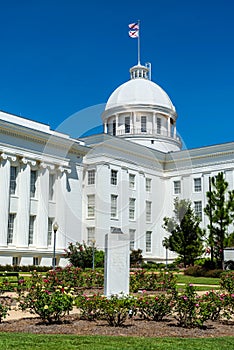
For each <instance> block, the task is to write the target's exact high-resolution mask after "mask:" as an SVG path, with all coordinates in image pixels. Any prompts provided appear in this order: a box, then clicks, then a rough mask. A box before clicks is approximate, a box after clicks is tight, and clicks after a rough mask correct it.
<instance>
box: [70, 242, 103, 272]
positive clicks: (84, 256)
mask: <svg viewBox="0 0 234 350" xmlns="http://www.w3.org/2000/svg"><path fill="white" fill-rule="evenodd" d="M93 252H94V253H95V254H94V258H95V266H96V267H103V266H104V252H103V251H101V250H97V248H96V247H94V246H88V245H86V244H85V243H84V242H83V244H81V243H79V242H76V244H73V243H69V246H68V248H67V249H65V254H64V257H65V258H66V259H68V260H69V262H70V263H71V264H72V265H73V266H75V267H81V268H83V269H84V268H86V267H89V268H91V267H92V266H93Z"/></svg>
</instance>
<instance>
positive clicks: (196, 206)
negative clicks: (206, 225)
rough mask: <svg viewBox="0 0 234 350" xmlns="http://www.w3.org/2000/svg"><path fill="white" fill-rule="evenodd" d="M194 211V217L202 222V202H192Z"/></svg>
mask: <svg viewBox="0 0 234 350" xmlns="http://www.w3.org/2000/svg"><path fill="white" fill-rule="evenodd" d="M194 211H195V214H196V216H197V217H198V218H199V219H200V220H202V202H201V201H197V202H194Z"/></svg>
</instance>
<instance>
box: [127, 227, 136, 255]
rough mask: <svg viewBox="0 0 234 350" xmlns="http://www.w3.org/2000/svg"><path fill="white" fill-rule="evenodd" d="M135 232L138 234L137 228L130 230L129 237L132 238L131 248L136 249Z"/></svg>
mask: <svg viewBox="0 0 234 350" xmlns="http://www.w3.org/2000/svg"><path fill="white" fill-rule="evenodd" d="M135 234H136V230H132V229H130V230H129V239H130V250H134V249H135Z"/></svg>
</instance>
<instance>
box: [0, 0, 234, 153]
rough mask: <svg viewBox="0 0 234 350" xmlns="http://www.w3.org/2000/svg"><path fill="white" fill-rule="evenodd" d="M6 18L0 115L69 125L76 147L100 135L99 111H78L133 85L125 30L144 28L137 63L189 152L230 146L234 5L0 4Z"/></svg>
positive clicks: (133, 52)
mask: <svg viewBox="0 0 234 350" xmlns="http://www.w3.org/2000/svg"><path fill="white" fill-rule="evenodd" d="M0 13H1V21H0V43H1V46H0V47H1V54H0V77H1V79H0V110H4V111H7V112H9V113H13V114H17V115H21V116H23V117H26V118H30V119H34V120H37V121H40V122H43V123H46V124H49V125H50V126H51V128H53V129H56V128H59V130H63V126H64V125H65V124H66V121H67V120H71V123H69V128H71V130H72V132H73V136H77V137H78V136H79V135H80V134H82V133H83V132H84V131H85V130H88V129H90V128H92V127H96V126H98V125H100V124H101V119H100V112H101V108H100V106H98V107H97V108H96V107H95V108H93V107H92V108H91V111H90V109H88V113H86V112H87V110H86V111H85V112H84V111H82V112H81V113H79V111H81V110H83V109H85V108H88V107H90V106H95V105H100V104H101V107H103V104H104V103H105V102H106V101H107V99H108V97H109V95H110V94H111V93H112V92H113V90H114V89H115V88H117V87H118V86H119V85H120V84H122V83H123V82H125V81H127V80H128V79H129V68H130V67H131V66H133V65H135V64H136V63H137V40H136V39H131V38H129V37H128V23H131V22H134V21H135V20H138V19H140V21H141V63H143V64H144V63H145V62H151V63H152V80H153V81H155V82H156V83H157V84H159V85H160V86H161V87H162V88H163V89H164V90H165V91H166V92H167V93H168V95H169V96H170V98H171V100H172V101H173V104H174V105H175V107H176V109H177V113H178V123H177V128H178V131H179V133H180V134H181V136H182V138H183V139H184V142H185V144H186V146H187V147H188V148H194V147H200V146H205V145H211V144H217V143H222V142H229V141H233V133H234V125H233V101H234V45H233V44H234V23H233V13H234V1H233V0H222V1H221V0H220V1H218V0H213V1H212V0H203V1H201V0H197V1H193V0H192V1H183V0H148V1H147V2H143V1H142V0H141V1H139V0H135V1H129V0H125V1H124V0H118V1H111V0H109V1H107V0H99V1H95V0H89V1H85V2H84V1H81V0H40V1H38V0H21V1H18V0H8V1H3V0H0ZM77 112H78V113H77ZM74 113H76V116H78V117H77V118H76V119H75V122H74V120H73V118H72V117H71V116H72V115H73V114H74ZM64 121H65V122H64ZM69 128H68V129H69ZM65 129H66V127H65V128H64V131H67V132H69V130H65ZM74 132H75V135H74Z"/></svg>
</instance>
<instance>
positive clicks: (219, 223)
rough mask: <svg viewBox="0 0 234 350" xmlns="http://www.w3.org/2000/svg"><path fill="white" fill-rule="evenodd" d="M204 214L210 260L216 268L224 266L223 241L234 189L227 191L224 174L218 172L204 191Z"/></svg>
mask: <svg viewBox="0 0 234 350" xmlns="http://www.w3.org/2000/svg"><path fill="white" fill-rule="evenodd" d="M206 196H207V205H206V207H205V208H204V212H205V214H206V215H207V216H208V217H209V218H210V223H209V225H208V229H209V232H210V233H209V237H208V242H209V244H210V247H211V260H213V258H215V259H216V261H217V267H218V268H222V269H223V268H224V252H223V249H224V242H225V239H226V238H227V236H228V227H229V225H230V224H231V223H232V220H233V212H234V191H233V190H232V191H228V182H227V181H225V178H224V174H223V173H218V175H217V176H214V177H212V178H211V181H210V188H209V191H208V192H207V193H206Z"/></svg>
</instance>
